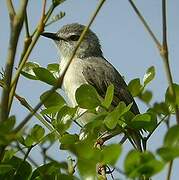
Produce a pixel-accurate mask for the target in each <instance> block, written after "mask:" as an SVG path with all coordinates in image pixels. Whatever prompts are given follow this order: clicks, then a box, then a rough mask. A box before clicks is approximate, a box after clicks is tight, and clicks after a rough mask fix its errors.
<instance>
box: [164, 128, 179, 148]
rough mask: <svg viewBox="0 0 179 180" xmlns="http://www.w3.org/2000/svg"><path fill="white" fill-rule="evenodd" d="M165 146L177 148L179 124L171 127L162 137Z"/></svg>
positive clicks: (178, 145)
mask: <svg viewBox="0 0 179 180" xmlns="http://www.w3.org/2000/svg"><path fill="white" fill-rule="evenodd" d="M164 146H165V147H173V148H177V149H178V150H179V126H178V125H175V126H173V127H171V128H170V129H169V130H168V132H167V134H166V135H165V138H164Z"/></svg>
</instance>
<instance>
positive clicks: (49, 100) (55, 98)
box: [40, 91, 66, 108]
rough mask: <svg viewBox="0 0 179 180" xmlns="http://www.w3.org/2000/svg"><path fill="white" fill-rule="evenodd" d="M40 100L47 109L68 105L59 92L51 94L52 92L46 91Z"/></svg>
mask: <svg viewBox="0 0 179 180" xmlns="http://www.w3.org/2000/svg"><path fill="white" fill-rule="evenodd" d="M40 100H41V101H42V102H43V101H44V102H43V104H44V106H45V107H46V108H49V107H52V106H58V107H62V106H64V105H65V104H66V102H65V100H64V98H63V97H62V96H61V95H60V94H58V93H57V92H53V93H51V91H46V92H44V93H43V94H42V95H41V96H40Z"/></svg>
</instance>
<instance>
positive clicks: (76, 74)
mask: <svg viewBox="0 0 179 180" xmlns="http://www.w3.org/2000/svg"><path fill="white" fill-rule="evenodd" d="M82 72H83V64H82V62H80V61H78V62H76V63H73V64H70V66H69V68H68V70H67V72H66V74H65V76H64V79H63V87H64V90H65V93H66V95H67V96H68V99H69V102H70V104H71V105H72V106H73V107H75V106H76V105H77V102H76V99H75V92H76V90H77V89H78V88H79V87H80V86H81V85H82V84H87V81H86V80H85V78H84V76H83V73H82ZM85 111H86V109H82V108H79V109H78V111H77V116H80V118H78V119H77V121H78V122H79V123H80V124H81V125H85V124H86V123H88V122H89V121H90V120H91V119H92V117H94V114H92V113H84V112H85ZM81 114H83V115H82V116H81Z"/></svg>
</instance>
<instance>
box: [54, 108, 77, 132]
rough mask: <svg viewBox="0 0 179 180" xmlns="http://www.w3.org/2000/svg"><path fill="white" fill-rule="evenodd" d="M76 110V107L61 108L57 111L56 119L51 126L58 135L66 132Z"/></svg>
mask: <svg viewBox="0 0 179 180" xmlns="http://www.w3.org/2000/svg"><path fill="white" fill-rule="evenodd" d="M76 110H77V108H76V107H75V108H72V107H68V106H63V107H62V108H61V109H60V110H59V112H58V114H57V119H56V120H55V121H53V125H54V127H55V128H56V130H58V132H59V133H60V134H63V133H65V132H66V130H67V129H68V128H70V126H71V123H72V120H73V117H74V115H75V113H76Z"/></svg>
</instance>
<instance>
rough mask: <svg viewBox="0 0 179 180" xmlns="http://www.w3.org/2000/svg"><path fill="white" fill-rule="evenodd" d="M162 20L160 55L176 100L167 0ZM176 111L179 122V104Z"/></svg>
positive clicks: (164, 4)
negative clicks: (170, 55) (170, 61)
mask: <svg viewBox="0 0 179 180" xmlns="http://www.w3.org/2000/svg"><path fill="white" fill-rule="evenodd" d="M162 22H163V43H162V49H161V51H160V55H161V57H162V59H163V62H164V66H165V71H166V75H167V80H168V84H169V91H170V94H171V95H172V96H173V98H174V99H175V102H176V93H175V90H174V87H173V79H172V73H171V69H170V64H169V56H168V54H169V52H168V43H167V15H166V0H162ZM175 104H176V103H175ZM175 112H176V121H177V124H179V109H178V106H177V104H176V105H175Z"/></svg>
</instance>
